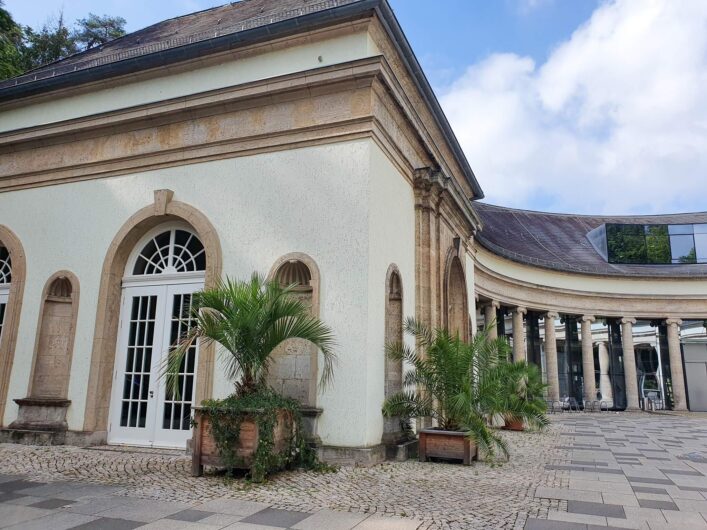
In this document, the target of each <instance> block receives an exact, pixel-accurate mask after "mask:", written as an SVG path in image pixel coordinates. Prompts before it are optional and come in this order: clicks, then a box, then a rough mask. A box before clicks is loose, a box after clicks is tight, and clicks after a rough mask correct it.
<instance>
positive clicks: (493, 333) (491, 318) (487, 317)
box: [484, 300, 501, 340]
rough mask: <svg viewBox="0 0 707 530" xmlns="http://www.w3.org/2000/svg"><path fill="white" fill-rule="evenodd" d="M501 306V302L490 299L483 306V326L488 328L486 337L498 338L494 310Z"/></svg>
mask: <svg viewBox="0 0 707 530" xmlns="http://www.w3.org/2000/svg"><path fill="white" fill-rule="evenodd" d="M500 307H501V302H499V301H497V300H491V301H490V302H489V303H488V304H486V306H484V327H485V328H486V329H487V330H488V337H489V339H491V340H496V339H497V338H498V325H497V324H498V323H497V322H496V314H497V313H496V312H497V310H498V309H499V308H500Z"/></svg>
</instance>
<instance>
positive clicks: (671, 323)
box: [665, 318, 687, 410]
mask: <svg viewBox="0 0 707 530" xmlns="http://www.w3.org/2000/svg"><path fill="white" fill-rule="evenodd" d="M665 323H666V325H667V326H668V355H669V356H670V374H671V377H672V379H673V410H687V399H686V396H685V375H684V373H683V368H682V353H681V351H680V324H682V320H679V319H677V318H669V319H667V320H666V321H665Z"/></svg>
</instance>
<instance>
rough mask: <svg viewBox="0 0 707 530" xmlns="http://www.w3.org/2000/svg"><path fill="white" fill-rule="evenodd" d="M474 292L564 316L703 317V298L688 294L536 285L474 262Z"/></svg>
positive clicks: (706, 304)
mask: <svg viewBox="0 0 707 530" xmlns="http://www.w3.org/2000/svg"><path fill="white" fill-rule="evenodd" d="M475 286H476V292H477V293H478V294H479V295H480V296H481V297H483V298H487V299H491V300H499V301H500V302H501V303H502V304H503V305H504V306H509V307H513V306H523V307H527V308H528V309H530V310H534V311H552V312H557V313H561V314H568V315H578V316H582V315H597V316H601V317H617V318H622V317H624V316H625V315H630V317H631V318H640V319H641V320H645V319H658V318H660V319H664V318H666V317H667V318H685V319H696V320H702V319H705V318H707V297H705V296H697V295H688V296H680V297H676V296H670V295H650V294H646V295H636V294H626V293H619V292H616V293H607V292H604V293H597V292H587V291H579V290H570V289H562V288H558V287H551V286H546V285H537V284H532V283H528V282H523V281H519V280H516V279H513V278H508V277H506V276H504V275H502V274H499V273H497V272H495V271H492V270H490V269H488V268H487V267H486V266H485V265H484V264H482V263H479V261H478V260H477V261H475Z"/></svg>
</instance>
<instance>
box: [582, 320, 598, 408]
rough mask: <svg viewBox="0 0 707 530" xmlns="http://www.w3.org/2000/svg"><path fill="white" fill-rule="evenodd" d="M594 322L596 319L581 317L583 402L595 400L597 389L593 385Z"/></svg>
mask: <svg viewBox="0 0 707 530" xmlns="http://www.w3.org/2000/svg"><path fill="white" fill-rule="evenodd" d="M595 320H596V318H594V317H593V316H591V315H584V316H583V317H582V375H583V376H584V399H585V401H594V400H596V398H597V388H596V384H595V383H594V343H593V342H592V322H594V321H595Z"/></svg>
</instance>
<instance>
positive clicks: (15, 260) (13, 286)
mask: <svg viewBox="0 0 707 530" xmlns="http://www.w3.org/2000/svg"><path fill="white" fill-rule="evenodd" d="M0 243H2V245H3V246H4V247H5V248H6V249H7V251H8V252H9V254H10V259H11V260H12V282H11V283H10V293H9V295H8V299H7V307H6V308H5V322H4V324H3V333H2V336H1V337H0V424H3V425H4V417H5V407H6V405H7V393H8V391H9V387H10V375H11V374H12V365H13V363H14V359H15V348H16V346H17V331H18V328H19V325H20V315H21V312H22V300H23V296H24V291H25V279H26V276H27V262H26V257H25V251H24V248H23V247H22V243H21V242H20V240H19V238H18V237H17V236H16V235H15V233H14V232H13V231H12V230H10V229H9V228H7V227H6V226H3V225H0Z"/></svg>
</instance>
